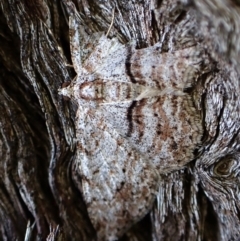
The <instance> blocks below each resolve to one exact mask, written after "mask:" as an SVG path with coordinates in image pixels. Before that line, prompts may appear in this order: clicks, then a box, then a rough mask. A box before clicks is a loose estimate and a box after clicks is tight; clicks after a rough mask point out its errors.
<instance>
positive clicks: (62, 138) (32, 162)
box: [0, 0, 240, 241]
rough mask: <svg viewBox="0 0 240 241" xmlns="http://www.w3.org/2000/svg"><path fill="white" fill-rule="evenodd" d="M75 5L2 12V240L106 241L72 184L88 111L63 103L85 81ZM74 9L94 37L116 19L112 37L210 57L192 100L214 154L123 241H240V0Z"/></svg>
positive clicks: (37, 1)
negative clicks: (73, 47) (76, 65)
mask: <svg viewBox="0 0 240 241" xmlns="http://www.w3.org/2000/svg"><path fill="white" fill-rule="evenodd" d="M70 2H71V1H65V0H62V1H60V0H59V1H56V0H54V1H47V0H46V1H44V0H31V1H27V0H18V1H14V0H2V1H1V2H0V11H1V15H0V16H1V17H0V26H1V27H0V72H1V74H0V99H1V101H0V110H1V114H0V148H1V149H0V154H1V161H0V177H1V178H0V182H1V183H0V240H19V241H20V240H26V241H27V240H86V241H88V240H96V232H95V230H94V228H93V226H92V224H91V221H90V219H89V217H88V213H87V208H86V205H85V203H84V200H83V198H82V195H81V192H80V190H79V189H78V188H77V186H76V185H75V182H76V180H75V182H73V179H72V165H73V162H74V157H75V148H76V146H75V144H74V143H75V142H74V137H75V126H74V119H75V113H76V106H75V105H74V103H72V102H71V101H69V100H66V99H64V98H63V97H62V96H60V95H59V94H58V89H59V88H61V86H62V85H63V84H64V83H66V82H69V81H71V80H72V79H74V77H75V75H76V73H75V72H74V70H73V69H72V68H71V67H69V66H67V64H69V65H70V64H71V56H70V47H69V28H68V18H69V15H70V14H71V13H70V12H69V8H67V7H66V4H69V3H70ZM72 4H75V6H76V8H77V10H78V11H79V13H80V16H81V19H82V26H81V27H82V28H84V29H85V31H86V32H88V33H89V35H91V34H92V33H95V32H101V31H102V32H103V33H106V32H107V31H108V29H109V26H110V24H111V20H112V15H113V9H115V11H114V12H115V14H114V24H113V26H112V28H111V31H110V34H109V37H110V38H111V37H117V38H118V39H119V40H120V41H121V42H122V43H124V44H126V43H128V42H131V41H136V44H137V48H144V47H148V46H151V45H153V44H155V43H156V42H160V43H161V52H168V51H174V50H178V49H183V48H186V47H189V46H196V51H197V50H198V48H199V47H201V48H205V53H204V55H203V58H204V59H206V61H205V66H204V67H203V70H202V72H201V73H197V74H195V75H196V76H194V78H196V80H197V81H196V84H195V85H194V86H193V87H191V88H189V90H188V92H189V93H190V94H191V95H192V98H193V100H194V103H195V105H196V107H197V108H198V110H199V111H200V112H201V114H202V123H203V128H204V135H203V137H202V144H201V146H199V147H197V148H196V153H195V159H194V160H190V161H191V162H189V164H188V165H186V166H185V167H184V168H182V169H181V170H178V171H175V172H172V173H166V174H165V175H162V176H161V182H160V184H159V193H158V195H157V197H156V202H155V204H154V206H153V207H152V210H150V211H149V213H148V214H147V215H146V216H145V217H144V218H143V219H142V220H139V222H138V223H136V224H135V225H133V226H132V227H131V228H130V229H129V230H128V231H127V232H126V233H125V234H124V235H123V237H121V238H120V239H119V240H122V241H123V240H145V241H146V240H149V241H150V240H154V241H155V240H156V241H157V240H209V241H210V240H240V232H239V227H240V211H239V208H240V202H239V198H240V193H239V185H240V183H239V163H240V153H239V147H240V146H239V143H240V140H239V128H240V114H239V113H240V112H239V107H240V96H239V90H240V88H239V77H238V72H239V70H238V68H237V66H238V64H239V50H238V48H239V46H240V45H239V44H238V41H239V39H240V38H239V31H240V27H239V26H238V25H239V21H238V20H239V16H240V15H239V12H240V7H239V2H238V1H230V0H228V1H227V0H222V1H220V0H219V1H217V0H216V1H214V2H213V1H210V0H209V1H202V0H200V1H183V0H182V2H180V1H174V0H163V1H155V2H154V1H150V0H147V1H123V0H114V1H110V0H109V1H101V0H98V1H87V0H78V1H77V0H75V1H72ZM230 13H233V14H230ZM189 74H191V73H189ZM79 183H81V180H79Z"/></svg>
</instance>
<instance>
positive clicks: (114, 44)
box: [84, 35, 126, 76]
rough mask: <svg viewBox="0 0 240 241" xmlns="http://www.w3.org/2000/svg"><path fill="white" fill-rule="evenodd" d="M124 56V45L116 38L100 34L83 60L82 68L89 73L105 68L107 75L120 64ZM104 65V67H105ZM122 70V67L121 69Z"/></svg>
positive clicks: (100, 72) (99, 71)
mask: <svg viewBox="0 0 240 241" xmlns="http://www.w3.org/2000/svg"><path fill="white" fill-rule="evenodd" d="M125 58H126V47H125V46H124V45H122V44H121V43H120V42H119V41H118V39H117V38H112V39H109V38H107V37H106V36H105V35H102V36H101V38H100V39H99V41H98V44H97V45H96V46H95V47H94V49H93V51H92V52H91V54H90V55H89V56H88V58H87V59H86V60H85V61H84V68H85V69H86V70H87V71H88V73H91V74H95V73H96V74H100V75H104V73H105V72H104V73H102V70H103V71H104V69H107V71H110V72H108V75H110V76H111V72H112V71H113V70H114V67H115V66H117V65H118V64H122V63H123V62H124V59H125ZM105 67H106V68H105ZM121 71H123V72H124V69H121ZM119 73H120V72H119Z"/></svg>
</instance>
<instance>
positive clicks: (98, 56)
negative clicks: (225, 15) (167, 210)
mask: <svg viewBox="0 0 240 241" xmlns="http://www.w3.org/2000/svg"><path fill="white" fill-rule="evenodd" d="M69 28H70V46H71V57H72V62H73V66H74V69H75V71H76V73H77V76H76V78H75V79H74V80H73V81H72V82H71V84H70V85H69V86H67V87H65V88H62V89H61V90H60V92H61V94H62V95H64V96H68V97H69V98H70V99H71V100H72V101H74V102H76V103H77V105H78V110H77V113H76V120H75V128H76V146H77V148H76V158H75V161H74V163H75V164H74V170H73V175H74V177H73V178H74V181H75V184H76V185H77V186H78V188H79V189H80V191H81V192H82V195H83V198H84V200H85V202H86V205H87V210H88V213H89V217H90V219H91V221H92V224H93V226H94V228H95V229H96V231H97V236H98V240H109V241H111V240H116V239H117V238H119V237H120V236H121V235H122V234H123V233H124V232H125V231H126V230H127V229H128V228H129V227H130V226H131V225H132V224H134V223H135V222H137V221H138V220H140V219H141V218H142V217H143V216H144V215H146V214H147V213H148V211H149V210H150V209H151V206H152V204H153V201H154V200H155V197H156V194H157V192H158V186H159V182H160V174H161V173H167V172H170V171H173V170H177V169H180V168H182V167H183V166H184V165H185V164H187V163H188V162H189V161H191V160H192V159H193V158H194V155H193V152H194V150H195V149H196V147H198V146H199V145H200V143H201V140H200V139H201V136H202V133H203V128H202V123H201V116H200V111H199V110H198V109H197V108H196V107H195V106H194V104H193V100H192V96H191V95H190V94H189V93H188V91H187V89H188V88H189V87H191V86H192V85H193V84H194V82H195V78H194V77H192V78H191V76H194V75H190V77H189V74H188V73H189V70H191V71H190V72H191V73H197V72H198V71H199V68H200V65H201V58H200V53H196V50H195V48H194V47H189V48H186V49H182V50H178V51H174V52H162V51H161V44H160V43H157V44H155V45H153V46H150V47H147V48H144V49H136V47H135V44H134V43H129V44H126V45H124V44H122V43H120V42H119V41H118V40H117V39H116V38H112V39H110V38H108V37H107V36H105V35H104V34H102V33H96V34H94V35H93V36H89V37H88V39H89V40H86V38H85V42H84V41H83V36H82V35H81V33H82V32H83V30H82V29H81V25H80V24H79V21H78V20H77V17H76V14H75V15H74V16H70V20H69ZM79 178H80V181H79Z"/></svg>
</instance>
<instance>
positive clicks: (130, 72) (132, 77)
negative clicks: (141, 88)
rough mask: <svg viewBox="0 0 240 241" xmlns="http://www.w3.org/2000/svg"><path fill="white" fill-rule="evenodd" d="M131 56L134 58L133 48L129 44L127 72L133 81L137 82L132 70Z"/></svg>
mask: <svg viewBox="0 0 240 241" xmlns="http://www.w3.org/2000/svg"><path fill="white" fill-rule="evenodd" d="M131 58H132V48H131V46H128V47H127V58H126V61H125V66H126V74H127V75H128V76H129V78H130V80H131V82H132V83H136V80H135V78H134V76H133V73H132V70H131Z"/></svg>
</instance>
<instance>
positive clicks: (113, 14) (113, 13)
mask: <svg viewBox="0 0 240 241" xmlns="http://www.w3.org/2000/svg"><path fill="white" fill-rule="evenodd" d="M114 18H115V6H114V8H113V11H112V21H111V24H110V26H109V28H108V31H107V33H106V37H108V35H109V33H110V30H111V28H112V26H113V23H114Z"/></svg>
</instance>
